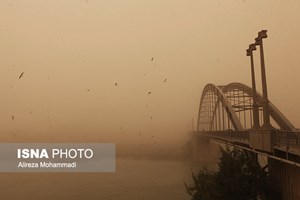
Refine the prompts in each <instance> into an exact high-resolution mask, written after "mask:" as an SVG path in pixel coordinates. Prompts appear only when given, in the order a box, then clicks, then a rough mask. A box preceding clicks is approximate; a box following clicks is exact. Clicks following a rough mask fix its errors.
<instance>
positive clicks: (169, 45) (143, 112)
mask: <svg viewBox="0 0 300 200" xmlns="http://www.w3.org/2000/svg"><path fill="white" fill-rule="evenodd" d="M0 5H1V6H0V13H1V18H0V33H1V42H0V44H1V45H0V63H1V68H0V69H1V72H0V90H1V91H2V93H1V112H0V120H1V122H2V123H1V128H0V132H1V133H3V134H11V135H14V134H15V135H17V136H20V135H26V134H28V135H31V134H32V135H40V136H45V137H46V138H49V135H50V134H53V135H60V134H62V135H64V134H65V135H66V136H69V135H73V134H74V135H82V136H83V135H86V136H87V137H91V136H93V135H98V136H100V137H99V138H100V139H99V140H101V141H105V142H108V141H110V142H116V143H132V142H136V143H160V144H163V143H172V142H179V141H182V142H185V138H186V136H187V132H188V131H190V130H191V129H192V119H194V121H195V124H196V119H197V114H198V106H199V101H200V96H201V93H202V89H203V88H204V86H205V85H206V84H207V83H214V84H217V85H224V84H228V83H230V82H242V83H245V84H247V85H250V62H249V57H247V56H246V49H247V48H248V45H249V44H250V43H252V42H254V38H255V37H257V33H258V31H260V30H262V29H267V30H268V36H269V37H268V38H267V39H265V40H264V49H265V61H266V70H267V81H268V92H269V99H270V100H271V101H272V102H273V103H274V105H276V106H277V107H278V108H279V110H280V111H281V112H282V113H283V114H284V115H285V116H286V117H287V118H288V119H289V120H290V121H291V122H292V123H293V124H294V125H295V127H300V120H299V119H300V106H298V102H299V101H300V94H299V91H298V86H299V85H300V79H299V78H298V76H299V74H300V68H299V64H300V56H298V55H297V54H298V52H300V26H299V25H298V23H297V19H300V13H299V12H298V11H299V8H300V2H298V1H296V0H290V1H289V0H281V1H279V0H266V1H258V0H253V1H249V0H241V1H236V0H229V1H226V2H225V1H221V0H213V1H211V0H206V1H195V0H191V1H182V0H172V1H171V0H165V1H156V0H154V1H138V0H132V1H124V0H117V1H107V0H103V1H96V0H75V1H74V0H61V1H48V0H43V1H40V0H27V1H21V0H16V1H12V0H3V1H1V4H0ZM254 56H255V64H256V65H255V67H256V77H257V85H258V87H257V88H258V90H259V91H261V84H260V82H261V81H260V65H259V64H260V63H259V55H258V52H255V55H254ZM152 58H153V60H152ZM22 72H24V75H23V77H22V78H20V79H19V76H20V74H21V73H22ZM165 79H167V80H165ZM115 83H117V86H116V85H115ZM149 92H151V94H148V93H149ZM12 116H13V119H12Z"/></svg>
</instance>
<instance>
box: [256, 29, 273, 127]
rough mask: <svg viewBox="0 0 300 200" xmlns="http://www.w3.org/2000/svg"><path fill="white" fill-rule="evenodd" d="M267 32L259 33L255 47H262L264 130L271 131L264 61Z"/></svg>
mask: <svg viewBox="0 0 300 200" xmlns="http://www.w3.org/2000/svg"><path fill="white" fill-rule="evenodd" d="M267 37H268V36H267V30H262V31H260V32H258V37H257V38H255V45H259V47H260V64H261V79H262V92H263V102H262V104H263V118H264V124H263V128H265V129H270V128H272V126H271V124H270V113H269V99H268V91H267V80H266V69H265V60H264V48H263V39H264V38H267Z"/></svg>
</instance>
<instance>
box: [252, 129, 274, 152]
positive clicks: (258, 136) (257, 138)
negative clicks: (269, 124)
mask: <svg viewBox="0 0 300 200" xmlns="http://www.w3.org/2000/svg"><path fill="white" fill-rule="evenodd" d="M272 133H273V131H272V130H263V129H259V130H250V131H249V146H250V147H251V148H253V149H258V150H260V151H264V152H269V153H272V152H273V140H272Z"/></svg>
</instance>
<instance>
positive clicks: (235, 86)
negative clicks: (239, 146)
mask: <svg viewBox="0 0 300 200" xmlns="http://www.w3.org/2000/svg"><path fill="white" fill-rule="evenodd" d="M235 90H238V91H242V92H244V93H246V94H247V95H248V96H249V97H251V98H252V96H253V91H252V88H250V87H249V86H247V85H245V84H242V83H230V84H228V85H225V86H216V85H214V84H211V83H209V84H207V85H206V86H205V87H204V89H203V92H202V95H201V99H200V105H199V112H198V121H197V131H200V130H199V128H200V123H201V122H200V120H201V117H203V107H204V106H203V104H204V101H205V98H206V96H207V94H210V93H213V95H214V96H216V97H217V99H214V107H215V108H214V109H213V110H211V111H209V112H211V113H210V114H212V116H211V117H210V118H209V120H208V121H207V122H206V123H209V124H211V123H212V120H213V119H214V118H215V115H216V107H217V106H218V104H219V103H220V102H221V103H222V106H223V107H224V110H225V111H226V114H227V116H228V119H229V120H230V121H231V123H232V125H233V128H234V129H235V130H245V129H244V127H243V126H242V124H241V122H240V120H239V118H238V117H237V114H236V112H235V111H234V109H233V107H232V105H231V104H230V102H229V100H228V99H227V97H226V95H225V94H226V93H228V92H230V91H235ZM252 100H253V99H252ZM257 103H258V104H259V105H262V103H263V98H262V95H261V94H260V93H257ZM269 110H270V116H271V117H272V119H273V120H274V121H275V122H276V123H277V125H278V126H279V127H280V129H283V130H288V131H295V130H296V128H295V127H294V126H293V124H292V123H291V122H290V121H289V120H288V119H287V118H286V117H285V116H284V115H283V114H282V113H281V112H280V111H279V109H278V108H276V106H275V105H274V104H272V103H271V102H269ZM202 123H203V122H202Z"/></svg>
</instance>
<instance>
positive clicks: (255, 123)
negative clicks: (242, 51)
mask: <svg viewBox="0 0 300 200" xmlns="http://www.w3.org/2000/svg"><path fill="white" fill-rule="evenodd" d="M255 50H256V45H255V44H250V45H249V49H247V50H246V52H247V54H246V55H247V56H250V61H251V79H252V99H253V105H252V106H253V126H252V129H259V127H260V126H259V113H258V104H257V93H256V83H255V72H254V62H253V51H255Z"/></svg>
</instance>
